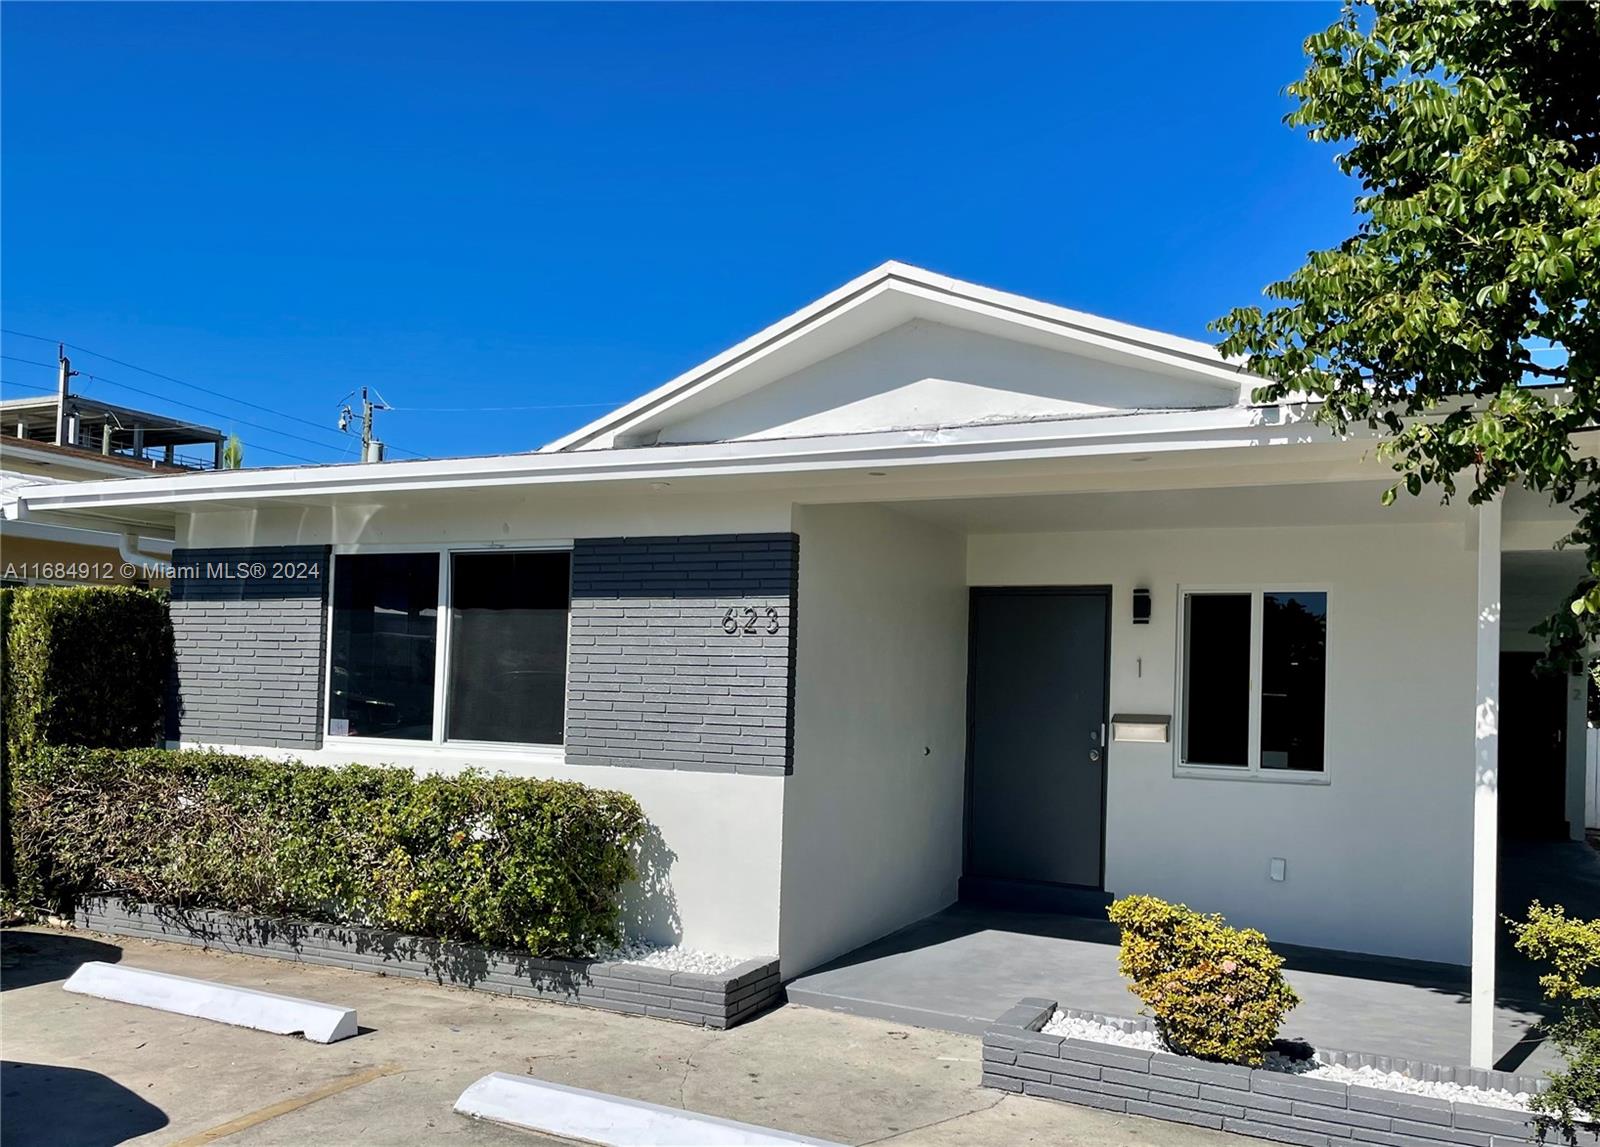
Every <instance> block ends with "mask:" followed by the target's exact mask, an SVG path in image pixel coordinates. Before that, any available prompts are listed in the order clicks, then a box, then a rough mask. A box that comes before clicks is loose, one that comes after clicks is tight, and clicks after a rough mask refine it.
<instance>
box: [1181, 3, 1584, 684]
mask: <svg viewBox="0 0 1600 1147" xmlns="http://www.w3.org/2000/svg"><path fill="white" fill-rule="evenodd" d="M1305 47H1306V53H1307V55H1308V57H1309V64H1308V66H1307V68H1306V73H1305V76H1304V78H1302V79H1301V80H1299V81H1298V82H1297V83H1294V84H1291V85H1290V87H1289V91H1290V93H1291V94H1292V95H1293V96H1295V97H1296V98H1297V100H1298V104H1299V106H1298V107H1297V108H1296V109H1295V110H1294V111H1293V112H1292V113H1290V115H1289V116H1288V117H1287V122H1288V123H1290V124H1291V125H1292V126H1296V127H1303V128H1306V129H1307V130H1308V132H1309V134H1310V136H1311V138H1312V139H1315V140H1321V141H1327V142H1330V143H1334V144H1336V145H1338V146H1339V147H1340V148H1341V151H1340V154H1339V157H1338V162H1339V165H1340V167H1341V169H1342V170H1343V171H1344V172H1345V173H1346V174H1348V175H1351V176H1354V177H1355V178H1357V179H1358V180H1359V181H1360V184H1361V188H1362V191H1361V194H1360V195H1359V196H1358V198H1357V199H1356V210H1357V214H1358V215H1359V216H1360V223H1359V225H1358V226H1357V228H1356V231H1355V234H1354V235H1352V236H1351V237H1350V238H1348V239H1346V240H1345V241H1344V242H1343V243H1341V244H1339V246H1338V247H1336V248H1333V249H1332V250H1325V251H1313V252H1311V253H1310V255H1309V256H1308V258H1307V262H1306V265H1305V266H1303V267H1302V268H1300V269H1299V270H1298V271H1296V272H1294V274H1292V275H1290V276H1289V277H1288V278H1287V279H1284V280H1283V281H1281V282H1277V283H1273V284H1271V285H1270V286H1268V287H1267V289H1266V294H1267V296H1268V298H1270V299H1273V300H1276V301H1277V303H1278V304H1279V305H1277V306H1275V307H1273V308H1271V309H1268V310H1263V309H1262V308H1260V307H1242V308H1239V309H1237V310H1234V311H1232V312H1231V313H1229V314H1228V315H1226V316H1224V317H1223V318H1221V319H1219V320H1217V322H1216V323H1214V324H1213V329H1214V330H1215V331H1216V332H1217V333H1218V334H1219V335H1221V336H1222V339H1221V343H1220V346H1221V349H1222V350H1223V352H1224V353H1227V354H1230V355H1241V356H1245V358H1246V360H1247V362H1248V369H1249V370H1251V371H1253V372H1255V373H1256V374H1259V375H1260V376H1261V377H1262V378H1263V379H1265V380H1266V381H1265V383H1264V384H1263V385H1262V386H1260V387H1259V388H1258V389H1257V390H1256V391H1255V398H1256V400H1257V401H1260V402H1271V401H1281V400H1284V399H1288V398H1291V397H1295V396H1301V397H1307V398H1310V399H1313V400H1320V401H1318V403H1317V408H1316V418H1317V419H1318V420H1319V421H1320V422H1321V423H1323V424H1325V425H1327V426H1328V427H1330V428H1332V429H1333V430H1335V431H1338V432H1340V433H1343V432H1346V431H1348V430H1349V429H1350V428H1351V427H1352V426H1358V425H1361V424H1365V425H1366V426H1367V427H1369V428H1371V429H1372V430H1375V431H1378V432H1379V434H1380V439H1381V441H1380V450H1381V452H1382V454H1383V455H1384V456H1385V457H1387V458H1388V459H1389V460H1390V461H1391V462H1392V463H1393V465H1394V468H1395V470H1396V472H1397V473H1398V474H1399V475H1400V477H1399V479H1398V480H1397V481H1396V483H1395V485H1394V486H1392V487H1390V488H1389V489H1388V490H1387V491H1386V492H1385V494H1384V502H1385V504H1388V503H1390V502H1392V501H1393V500H1394V498H1395V495H1396V493H1397V492H1398V491H1399V490H1400V489H1402V488H1403V489H1405V490H1406V491H1407V492H1408V493H1409V494H1412V495H1416V494H1420V493H1421V492H1422V490H1423V488H1424V487H1432V488H1435V489H1437V490H1439V491H1440V492H1441V494H1442V496H1443V497H1444V499H1445V500H1449V499H1450V498H1451V497H1453V496H1454V495H1456V493H1457V484H1458V482H1459V483H1460V484H1461V485H1462V486H1464V487H1465V488H1466V497H1467V500H1468V502H1469V503H1472V504H1474V505H1476V504H1479V503H1482V502H1486V501H1488V500H1491V499H1493V498H1494V497H1496V496H1497V495H1499V494H1500V493H1501V492H1503V491H1504V490H1505V489H1506V488H1507V487H1508V486H1510V485H1512V484H1514V483H1516V482H1519V481H1520V482H1521V483H1523V484H1525V485H1526V486H1527V487H1529V488H1530V489H1533V490H1536V491H1540V492H1543V493H1545V494H1547V495H1549V496H1550V497H1551V499H1552V500H1553V501H1555V502H1557V503H1562V504H1569V505H1570V506H1571V507H1572V508H1573V509H1574V510H1575V511H1576V514H1577V517H1576V526H1575V528H1574V530H1573V532H1572V534H1571V535H1570V536H1569V537H1568V538H1567V539H1566V542H1567V543H1570V544H1576V545H1581V546H1582V547H1584V549H1585V551H1586V553H1587V557H1588V563H1589V576H1588V577H1587V578H1586V579H1585V580H1584V581H1583V582H1582V583H1581V584H1580V585H1578V586H1577V587H1576V588H1575V590H1574V592H1573V599H1574V600H1573V601H1572V605H1571V610H1570V611H1566V610H1563V611H1561V612H1560V613H1558V614H1557V615H1555V616H1554V617H1552V618H1551V620H1550V621H1549V622H1546V623H1545V629H1546V632H1547V635H1548V638H1549V641H1550V643H1551V646H1552V651H1553V652H1554V653H1555V654H1556V655H1558V656H1559V657H1560V658H1561V659H1562V660H1570V659H1571V658H1572V657H1573V655H1574V654H1575V653H1576V652H1577V650H1578V649H1579V648H1581V646H1582V645H1583V644H1584V643H1585V642H1586V641H1588V640H1590V639H1592V638H1595V637H1600V460H1597V458H1596V457H1595V456H1594V454H1593V452H1592V450H1589V449H1586V448H1585V446H1584V443H1585V442H1587V443H1588V444H1589V445H1590V446H1592V445H1593V444H1594V442H1595V439H1593V438H1586V437H1585V436H1586V435H1587V434H1589V432H1591V431H1593V430H1594V429H1595V428H1596V426H1597V424H1600V385H1597V379H1596V372H1597V367H1600V316H1597V315H1596V314H1595V309H1594V308H1595V305H1596V284H1597V280H1600V166H1597V163H1600V64H1597V61H1600V3H1596V2H1595V0H1583V2H1571V3H1556V2H1554V0H1526V2H1524V0H1516V2H1513V0H1490V2H1484V0H1373V2H1372V3H1371V4H1370V5H1369V4H1358V3H1354V2H1347V4H1346V7H1345V9H1344V11H1343V13H1342V15H1341V16H1340V19H1339V20H1338V22H1337V23H1335V24H1334V25H1332V26H1331V27H1329V28H1328V29H1327V30H1325V31H1323V32H1320V33H1318V34H1316V35H1314V36H1312V37H1311V38H1310V39H1308V40H1307V41H1306V45H1305Z"/></svg>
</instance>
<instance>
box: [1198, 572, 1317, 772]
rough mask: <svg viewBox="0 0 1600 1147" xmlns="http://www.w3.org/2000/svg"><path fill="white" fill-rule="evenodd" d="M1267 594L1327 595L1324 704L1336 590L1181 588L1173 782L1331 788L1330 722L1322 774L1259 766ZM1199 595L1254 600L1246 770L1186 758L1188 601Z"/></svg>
mask: <svg viewBox="0 0 1600 1147" xmlns="http://www.w3.org/2000/svg"><path fill="white" fill-rule="evenodd" d="M1269 593H1320V594H1325V595H1327V602H1328V605H1327V612H1326V614H1325V615H1324V617H1325V624H1326V625H1327V627H1328V628H1327V632H1328V641H1327V644H1326V646H1325V647H1324V662H1323V672H1324V676H1323V685H1322V688H1323V695H1324V701H1326V698H1327V694H1328V692H1329V690H1331V689H1332V687H1333V599H1334V589H1333V587H1332V586H1330V585H1328V584H1327V583H1315V584H1312V583H1306V582H1290V581H1273V582H1250V583H1247V584H1243V585H1239V584H1234V585H1180V586H1178V600H1177V612H1176V613H1175V614H1174V616H1175V617H1176V618H1177V624H1176V626H1174V628H1175V629H1176V630H1177V636H1176V639H1175V640H1176V644H1177V657H1176V659H1175V662H1174V664H1175V667H1176V668H1175V672H1174V673H1173V684H1174V693H1173V701H1172V774H1173V776H1175V777H1200V778H1204V779H1206V780H1229V781H1261V782H1265V783H1267V784H1286V785H1326V784H1330V783H1332V779H1333V759H1332V757H1331V755H1330V754H1329V752H1328V732H1329V729H1330V728H1331V726H1332V720H1331V717H1332V713H1331V709H1330V710H1329V711H1328V713H1329V720H1326V721H1324V723H1323V727H1322V769H1321V771H1320V772H1301V771H1298V770H1295V769H1264V768H1262V767H1261V666H1262V627H1263V620H1264V618H1265V616H1266V610H1265V606H1264V603H1263V601H1262V598H1263V597H1264V596H1265V595H1266V594H1269ZM1201 594H1248V595H1249V597H1250V681H1249V688H1250V708H1249V738H1248V742H1247V747H1246V750H1245V763H1244V764H1242V765H1208V764H1202V763H1200V762H1189V761H1185V760H1184V759H1183V744H1184V736H1185V730H1184V723H1185V720H1186V718H1187V717H1188V712H1187V706H1186V705H1185V703H1184V702H1185V698H1184V692H1185V689H1186V681H1185V674H1186V673H1187V671H1188V649H1187V647H1186V643H1187V635H1188V613H1189V611H1188V600H1189V598H1190V597H1191V596H1195V595H1201Z"/></svg>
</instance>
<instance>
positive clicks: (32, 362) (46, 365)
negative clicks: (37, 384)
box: [0, 354, 56, 390]
mask: <svg viewBox="0 0 1600 1147" xmlns="http://www.w3.org/2000/svg"><path fill="white" fill-rule="evenodd" d="M0 358H3V359H6V360H7V361H8V362H20V363H25V364H26V365H28V366H42V367H44V368H45V369H46V370H54V369H55V368H56V364H55V363H53V362H40V361H39V360H38V359H32V358H18V357H17V356H16V355H14V354H0ZM46 389H47V390H48V389H51V388H49V387H46Z"/></svg>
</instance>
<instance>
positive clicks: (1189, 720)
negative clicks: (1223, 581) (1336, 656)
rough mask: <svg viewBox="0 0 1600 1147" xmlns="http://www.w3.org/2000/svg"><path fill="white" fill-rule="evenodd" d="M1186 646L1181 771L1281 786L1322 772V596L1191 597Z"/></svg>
mask: <svg viewBox="0 0 1600 1147" xmlns="http://www.w3.org/2000/svg"><path fill="white" fill-rule="evenodd" d="M1182 642H1183V644H1182V649H1181V651H1180V679H1181V684H1180V689H1179V701H1180V704H1179V738H1178V742H1179V744H1178V748H1179V755H1178V764H1179V766H1180V768H1182V769H1185V770H1189V771H1192V772H1196V773H1199V772H1212V773H1214V774H1217V775H1236V776H1250V775H1256V776H1262V777H1282V778H1285V779H1288V778H1290V777H1299V778H1305V779H1311V778H1317V777H1321V776H1323V775H1324V774H1325V772H1326V761H1325V758H1324V742H1325V740H1326V734H1327V709H1328V654H1327V645H1328V595H1327V593H1326V592H1325V591H1322V590H1298V589H1297V590H1272V589H1268V590H1231V589H1230V590H1192V591H1185V592H1184V594H1183V632H1182Z"/></svg>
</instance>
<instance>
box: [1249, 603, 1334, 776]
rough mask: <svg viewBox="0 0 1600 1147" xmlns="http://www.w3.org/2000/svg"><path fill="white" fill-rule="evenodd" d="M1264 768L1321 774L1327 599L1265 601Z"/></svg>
mask: <svg viewBox="0 0 1600 1147" xmlns="http://www.w3.org/2000/svg"><path fill="white" fill-rule="evenodd" d="M1261 605H1262V611H1263V612H1262V615H1261V767H1262V768H1263V769H1293V770H1296V771H1300V772H1314V773H1320V772H1321V771H1322V742H1323V733H1324V731H1325V730H1326V728H1327V717H1328V688H1327V686H1328V654H1327V644H1328V595H1327V594H1325V593H1267V594H1263V595H1262V597H1261Z"/></svg>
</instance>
